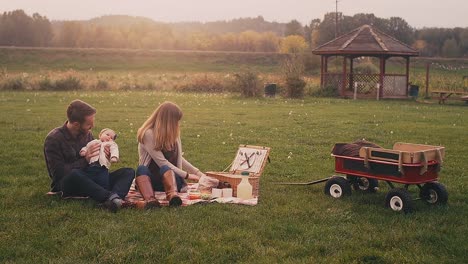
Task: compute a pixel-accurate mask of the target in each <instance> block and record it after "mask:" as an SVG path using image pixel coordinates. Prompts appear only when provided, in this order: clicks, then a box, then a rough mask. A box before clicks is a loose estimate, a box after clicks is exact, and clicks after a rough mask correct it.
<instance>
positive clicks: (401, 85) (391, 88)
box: [323, 73, 407, 98]
mask: <svg viewBox="0 0 468 264" xmlns="http://www.w3.org/2000/svg"><path fill="white" fill-rule="evenodd" d="M343 81H345V82H346V83H345V89H344V95H345V96H350V97H352V96H353V95H354V90H355V89H356V93H357V97H358V98H368V97H369V98H370V97H372V98H376V96H377V91H378V89H377V87H379V85H378V84H379V82H380V75H379V74H347V75H346V78H345V79H343V74H341V73H326V74H324V75H323V85H324V87H334V88H336V89H338V91H340V90H341V87H342V84H343ZM381 96H382V98H396V97H406V96H407V83H406V75H402V74H385V75H384V76H383V85H382V92H381Z"/></svg>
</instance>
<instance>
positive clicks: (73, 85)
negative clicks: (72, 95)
mask: <svg viewBox="0 0 468 264" xmlns="http://www.w3.org/2000/svg"><path fill="white" fill-rule="evenodd" d="M81 88H82V85H81V81H80V79H78V78H77V77H74V76H68V77H66V78H63V79H58V80H57V81H55V87H54V89H55V90H58V91H70V90H79V89H81Z"/></svg>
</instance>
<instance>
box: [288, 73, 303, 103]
mask: <svg viewBox="0 0 468 264" xmlns="http://www.w3.org/2000/svg"><path fill="white" fill-rule="evenodd" d="M306 84H307V83H306V82H305V81H304V80H303V79H302V78H301V77H299V76H290V77H286V92H287V96H288V97H291V98H301V97H303V96H304V87H305V86H306Z"/></svg>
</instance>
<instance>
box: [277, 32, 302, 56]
mask: <svg viewBox="0 0 468 264" xmlns="http://www.w3.org/2000/svg"><path fill="white" fill-rule="evenodd" d="M306 49H307V43H306V41H305V39H304V38H303V37H301V36H296V35H293V36H287V37H285V38H283V39H282V40H281V45H280V52H282V53H302V52H304V51H305V50H306Z"/></svg>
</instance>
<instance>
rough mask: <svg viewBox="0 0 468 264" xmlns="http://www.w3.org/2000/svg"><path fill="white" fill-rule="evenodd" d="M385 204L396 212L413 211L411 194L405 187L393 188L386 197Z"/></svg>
mask: <svg viewBox="0 0 468 264" xmlns="http://www.w3.org/2000/svg"><path fill="white" fill-rule="evenodd" d="M385 206H386V207H390V209H392V210H393V211H395V212H400V211H403V212H404V213H405V214H407V213H411V212H412V211H413V200H412V199H411V194H410V193H409V192H408V191H407V190H405V189H403V188H395V189H391V190H390V191H389V192H388V193H387V196H386V197H385Z"/></svg>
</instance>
